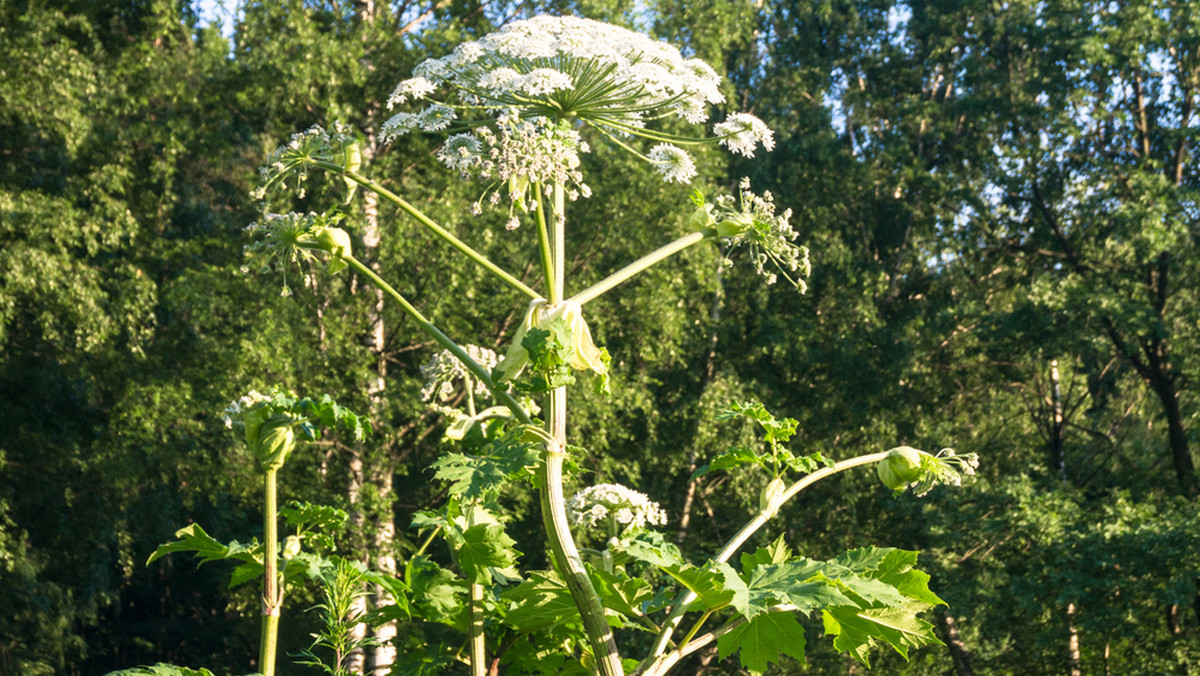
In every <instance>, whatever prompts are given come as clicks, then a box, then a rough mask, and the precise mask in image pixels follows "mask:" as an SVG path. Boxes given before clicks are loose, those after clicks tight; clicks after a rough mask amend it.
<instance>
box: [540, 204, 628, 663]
mask: <svg viewBox="0 0 1200 676" xmlns="http://www.w3.org/2000/svg"><path fill="white" fill-rule="evenodd" d="M564 202H565V199H564V195H563V187H562V186H561V185H558V184H555V186H554V204H553V212H552V219H553V227H554V229H553V232H554V236H553V238H552V241H551V245H552V246H551V247H549V248H550V252H549V253H550V254H551V256H552V258H553V260H552V261H551V265H548V266H547V267H549V268H550V269H551V270H553V271H554V280H553V281H554V284H553V286H551V289H552V294H551V297H550V303H551V304H555V303H559V302H561V301H562V292H563V288H564V285H563V281H564V279H563V278H564V276H565V265H564V263H563V258H564V256H565V251H566V246H565V244H564V240H565V236H566V226H565V220H564V214H563V209H564ZM543 255H545V254H544V253H543ZM546 408H547V411H546V432H548V433H549V435H550V437H551V439H552V440H553V441H552V442H551V443H550V445H549V446H548V448H547V450H546V459H545V462H543V463H542V475H541V477H540V483H541V488H542V491H541V493H542V494H541V503H542V522H543V524H544V525H545V528H546V536H547V538H548V540H549V542H550V549H551V551H552V552H553V553H554V559H555V561H556V562H557V563H558V568H559V570H560V571H561V572H562V574H563V577H564V578H565V580H566V583H567V588H568V589H570V591H571V597H572V598H573V599H574V600H575V606H576V607H577V608H578V609H579V615H580V618H581V619H582V620H583V629H584V631H585V632H586V633H587V636H588V643H589V644H590V645H591V648H592V654H593V656H594V657H595V659H596V668H597V670H598V671H599V673H600V674H602V675H603V676H623V675H624V673H625V671H624V668H623V667H622V665H621V656H620V654H619V653H618V652H617V642H616V639H615V638H614V637H613V633H612V629H611V628H610V627H609V626H608V621H607V620H606V619H605V617H604V606H603V604H601V602H600V597H599V595H597V594H596V589H595V587H593V586H592V580H591V578H589V577H588V574H587V569H586V568H584V565H583V559H582V558H581V557H580V556H579V549H578V548H577V547H576V545H575V539H574V538H573V537H572V536H571V527H570V524H569V523H568V522H567V510H566V497H565V496H564V495H563V485H562V484H563V481H562V474H563V460H564V459H565V457H566V446H567V388H565V387H560V388H557V389H555V390H553V391H551V392H550V401H549V405H548V406H547V407H546Z"/></svg>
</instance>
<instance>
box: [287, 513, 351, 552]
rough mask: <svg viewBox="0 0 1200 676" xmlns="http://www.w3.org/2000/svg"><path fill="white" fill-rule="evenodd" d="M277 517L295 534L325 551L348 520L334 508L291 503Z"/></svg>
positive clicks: (330, 546)
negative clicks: (299, 534) (302, 536)
mask: <svg viewBox="0 0 1200 676" xmlns="http://www.w3.org/2000/svg"><path fill="white" fill-rule="evenodd" d="M279 516H280V517H281V518H283V520H284V522H285V523H287V525H288V526H290V527H291V528H292V529H293V530H295V531H296V532H297V533H301V534H303V535H304V537H305V538H306V539H308V540H309V541H311V542H313V543H314V544H315V545H317V546H319V547H323V548H324V549H326V550H328V549H332V548H333V536H334V535H335V534H336V533H338V532H340V531H341V529H342V528H343V527H344V526H345V525H346V521H347V520H348V519H349V517H348V516H347V514H346V512H344V511H342V510H340V509H338V508H336V507H330V506H328V505H314V504H312V503H308V502H291V503H289V504H288V506H287V507H284V508H283V509H280V510H279Z"/></svg>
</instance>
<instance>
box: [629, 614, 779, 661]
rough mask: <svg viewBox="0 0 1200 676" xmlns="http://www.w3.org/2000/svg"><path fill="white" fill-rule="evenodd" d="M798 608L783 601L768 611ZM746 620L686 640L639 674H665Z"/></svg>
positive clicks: (742, 618) (732, 622) (741, 618)
mask: <svg viewBox="0 0 1200 676" xmlns="http://www.w3.org/2000/svg"><path fill="white" fill-rule="evenodd" d="M797 610H799V608H798V607H796V606H794V605H792V604H790V603H781V604H779V605H774V606H771V607H769V608H767V610H766V612H768V613H794V612H796V611H797ZM746 622H748V620H747V619H746V618H744V617H735V618H734V619H732V620H730V621H729V622H727V623H726V624H724V625H722V626H721V627H718V628H717V629H714V630H713V631H710V632H708V633H707V634H704V635H703V636H700V637H699V638H697V639H695V640H687V641H684V642H683V645H682V646H680V647H679V649H677V650H672V651H671V652H669V653H667V654H666V655H663V656H662V657H660V658H659V659H657V660H655V662H654V663H653V664H652V665H650V667H649V668H647V669H646V670H645V671H641V672H639V674H640V676H661V675H662V674H665V673H667V672H668V671H670V670H671V669H672V668H674V667H675V665H676V664H677V663H678V662H679V661H680V660H682V659H683V658H685V657H687V656H688V655H691V654H692V653H694V652H696V651H697V650H700V649H701V648H703V647H704V646H706V645H708V644H710V643H712V642H713V641H715V640H717V639H719V638H721V637H722V636H724V635H725V634H728V633H729V632H731V631H733V630H734V629H737V628H738V627H740V626H742V625H743V624H745V623H746Z"/></svg>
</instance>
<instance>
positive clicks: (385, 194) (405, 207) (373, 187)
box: [313, 161, 542, 298]
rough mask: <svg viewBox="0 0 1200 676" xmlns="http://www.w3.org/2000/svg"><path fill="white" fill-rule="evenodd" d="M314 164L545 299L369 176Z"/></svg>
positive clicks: (514, 285) (519, 287) (514, 284)
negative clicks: (357, 187) (371, 193)
mask: <svg viewBox="0 0 1200 676" xmlns="http://www.w3.org/2000/svg"><path fill="white" fill-rule="evenodd" d="M313 164H314V165H316V166H318V167H320V168H322V169H325V170H326V171H332V172H335V173H338V174H341V175H342V176H345V177H346V178H348V179H350V180H352V181H354V182H355V183H357V184H359V185H361V186H362V187H364V188H366V189H368V190H370V191H371V192H373V193H375V194H377V195H379V196H380V197H382V198H383V199H385V200H387V201H389V202H391V203H392V204H395V205H396V206H397V207H400V209H401V210H402V211H404V212H405V213H407V214H408V215H409V216H412V217H413V218H414V219H416V221H417V222H418V223H420V224H421V225H423V226H425V227H426V228H428V229H429V230H430V231H431V232H433V234H435V235H437V236H438V237H440V238H442V239H443V240H444V241H445V242H446V243H447V244H449V245H450V246H452V247H454V248H455V249H458V251H459V252H461V253H462V254H463V255H465V256H466V257H467V258H470V259H471V260H473V261H475V262H476V263H478V264H479V265H480V266H482V267H483V268H484V269H486V270H487V271H488V272H491V273H492V274H494V275H496V276H497V277H499V278H500V279H501V280H502V281H504V282H505V283H506V284H508V285H509V286H511V287H512V288H514V289H516V290H517V291H520V292H521V293H523V294H525V295H526V296H529V297H530V298H541V297H542V295H541V294H540V293H538V292H537V291H534V290H533V289H531V288H529V286H527V285H526V284H525V283H524V282H522V281H521V280H519V279H517V278H516V277H513V276H512V275H510V274H508V272H506V271H505V270H504V269H503V268H501V267H500V266H498V265H496V264H495V263H493V262H491V261H490V260H488V259H487V258H486V257H485V256H484V255H483V254H481V253H479V252H478V251H476V250H475V249H472V248H471V247H470V246H468V245H467V243H466V242H463V241H462V240H461V239H459V238H457V237H455V236H454V235H453V234H451V233H450V231H448V230H446V229H445V228H443V227H442V226H440V225H438V224H437V223H435V222H434V221H433V220H432V219H430V218H429V217H428V216H426V215H425V214H424V213H423V212H422V211H421V210H420V209H418V208H416V207H414V206H413V205H412V204H410V203H409V202H408V201H407V200H405V199H404V198H402V197H400V196H399V195H397V194H396V193H394V192H392V191H390V190H388V189H387V188H385V187H383V186H381V185H379V184H378V183H376V182H375V181H372V180H371V179H369V178H367V177H366V176H363V175H362V174H359V173H358V172H354V171H347V170H346V168H345V167H342V166H341V165H337V164H333V163H332V162H322V161H315V162H313Z"/></svg>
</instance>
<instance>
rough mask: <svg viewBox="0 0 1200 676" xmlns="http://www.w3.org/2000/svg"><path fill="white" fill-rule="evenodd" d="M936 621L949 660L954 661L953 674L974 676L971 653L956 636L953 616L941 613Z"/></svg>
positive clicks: (956, 627)
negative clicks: (944, 640)
mask: <svg viewBox="0 0 1200 676" xmlns="http://www.w3.org/2000/svg"><path fill="white" fill-rule="evenodd" d="M938 621H939V624H941V625H942V635H943V636H944V637H945V638H946V647H947V648H949V649H950V658H951V659H953V660H954V673H956V674H958V676H975V668H974V667H972V666H971V652H970V651H969V650H967V644H965V643H963V640H962V638H961V637H960V636H959V635H958V624H957V623H955V621H954V616H952V615H951V614H950V613H947V612H941V613H938Z"/></svg>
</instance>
